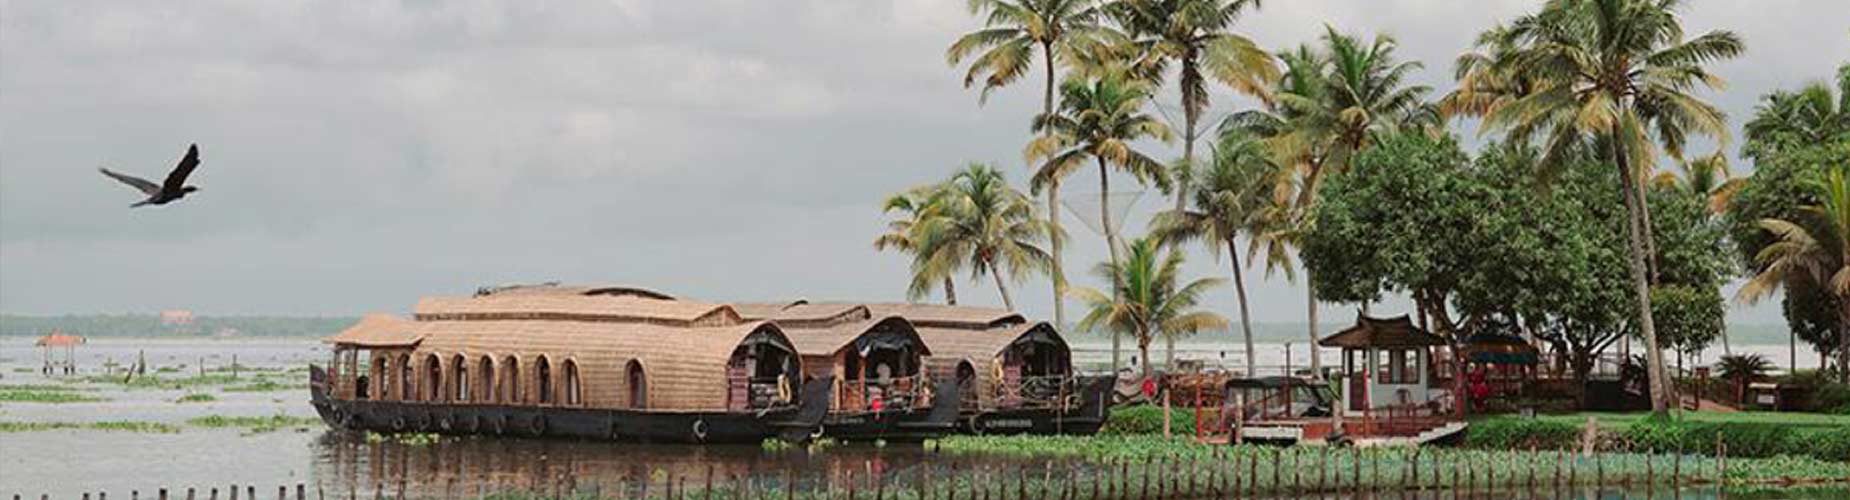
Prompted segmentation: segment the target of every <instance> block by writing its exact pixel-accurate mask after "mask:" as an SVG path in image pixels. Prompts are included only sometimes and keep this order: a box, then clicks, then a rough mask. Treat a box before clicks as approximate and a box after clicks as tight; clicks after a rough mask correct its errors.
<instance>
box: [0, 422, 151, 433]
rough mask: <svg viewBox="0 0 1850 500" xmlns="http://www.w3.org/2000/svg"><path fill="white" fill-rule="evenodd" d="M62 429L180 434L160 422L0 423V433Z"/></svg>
mask: <svg viewBox="0 0 1850 500" xmlns="http://www.w3.org/2000/svg"><path fill="white" fill-rule="evenodd" d="M63 429H84V430H93V431H112V432H142V433H159V434H167V433H174V432H180V427H179V426H177V425H173V424H163V423H160V422H131V421H109V422H83V423H78V422H0V432H40V431H55V430H63Z"/></svg>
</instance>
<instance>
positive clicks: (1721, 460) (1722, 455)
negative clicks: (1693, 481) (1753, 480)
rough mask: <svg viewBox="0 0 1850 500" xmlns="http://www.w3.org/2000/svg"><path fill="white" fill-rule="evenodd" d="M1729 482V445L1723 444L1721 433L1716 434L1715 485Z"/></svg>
mask: <svg viewBox="0 0 1850 500" xmlns="http://www.w3.org/2000/svg"><path fill="white" fill-rule="evenodd" d="M1727 480H1728V445H1727V444H1726V443H1723V442H1722V436H1721V433H1716V434H1715V484H1717V485H1720V484H1722V483H1723V482H1725V481H1727Z"/></svg>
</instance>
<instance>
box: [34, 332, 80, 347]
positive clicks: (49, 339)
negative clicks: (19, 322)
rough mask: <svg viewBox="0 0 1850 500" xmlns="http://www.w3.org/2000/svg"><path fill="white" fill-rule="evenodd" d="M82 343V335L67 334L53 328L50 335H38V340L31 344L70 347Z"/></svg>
mask: <svg viewBox="0 0 1850 500" xmlns="http://www.w3.org/2000/svg"><path fill="white" fill-rule="evenodd" d="M82 343H84V338H83V337H82V336H79V335H67V334H65V333H64V332H62V331H56V330H53V331H52V332H51V334H50V335H46V336H43V337H39V340H38V341H37V342H33V343H32V345H35V346H40V347H70V346H74V345H78V344H82Z"/></svg>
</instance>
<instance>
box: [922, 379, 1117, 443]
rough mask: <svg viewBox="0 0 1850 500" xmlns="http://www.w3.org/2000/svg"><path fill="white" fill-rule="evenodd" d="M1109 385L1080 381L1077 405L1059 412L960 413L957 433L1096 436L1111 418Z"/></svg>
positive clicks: (1052, 409)
mask: <svg viewBox="0 0 1850 500" xmlns="http://www.w3.org/2000/svg"><path fill="white" fill-rule="evenodd" d="M1112 382H1113V380H1111V379H1110V378H1108V377H1097V378H1085V379H1081V380H1080V383H1079V386H1080V387H1081V388H1082V389H1081V391H1082V392H1081V399H1080V404H1079V406H1078V407H1077V408H1071V409H1068V410H1067V411H1060V410H1059V409H1054V408H1012V409H990V410H982V411H974V412H964V413H963V414H962V415H960V418H959V419H958V422H957V431H958V432H962V433H965V434H1043V435H1053V434H1065V435H1076V436H1089V435H1092V434H1097V433H1098V431H1099V429H1100V428H1103V427H1104V426H1105V422H1106V421H1107V420H1110V419H1111V404H1110V401H1111V389H1112Z"/></svg>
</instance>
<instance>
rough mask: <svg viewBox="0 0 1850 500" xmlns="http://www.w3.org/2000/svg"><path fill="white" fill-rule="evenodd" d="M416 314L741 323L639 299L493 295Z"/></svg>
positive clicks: (455, 300) (723, 310)
mask: <svg viewBox="0 0 1850 500" xmlns="http://www.w3.org/2000/svg"><path fill="white" fill-rule="evenodd" d="M416 313H417V319H418V320H421V321H435V320H451V321H454V320H506V319H536V320H537V319H553V320H567V319H569V320H578V321H642V322H660V323H667V324H675V325H681V326H720V325H736V324H740V323H744V322H745V319H744V318H742V317H740V316H739V314H738V312H737V311H735V310H733V308H732V306H728V305H725V304H709V303H704V302H694V301H686V300H660V299H654V298H649V297H644V296H639V295H584V294H562V293H512V294H505V293H495V294H489V295H483V296H478V297H425V298H423V299H420V300H418V305H417V308H416Z"/></svg>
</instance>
